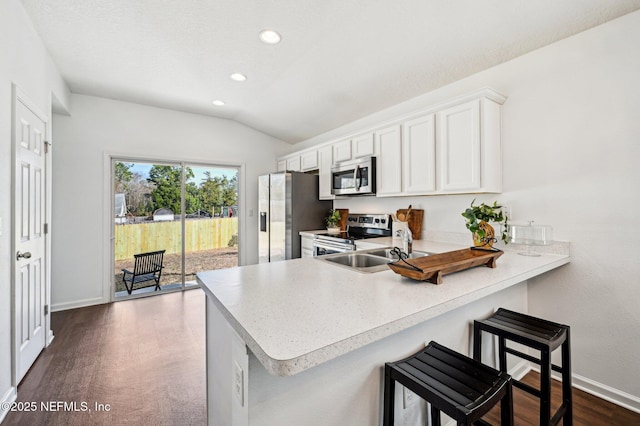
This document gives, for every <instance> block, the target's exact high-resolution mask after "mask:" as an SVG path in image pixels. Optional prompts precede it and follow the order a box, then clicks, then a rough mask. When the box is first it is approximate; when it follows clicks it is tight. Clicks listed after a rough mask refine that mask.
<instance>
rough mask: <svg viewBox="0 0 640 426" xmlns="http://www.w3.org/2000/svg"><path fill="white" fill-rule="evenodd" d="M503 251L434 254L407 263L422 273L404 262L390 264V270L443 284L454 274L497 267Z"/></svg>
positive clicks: (415, 278) (465, 251)
mask: <svg viewBox="0 0 640 426" xmlns="http://www.w3.org/2000/svg"><path fill="white" fill-rule="evenodd" d="M502 253H503V252H502V251H501V250H496V251H488V250H474V249H471V248H467V249H462V250H455V251H449V252H446V253H439V254H432V255H429V256H424V257H419V258H417V259H407V260H406V261H405V262H407V263H410V264H411V265H414V266H416V267H417V268H419V269H420V271H418V270H416V269H413V268H411V266H409V265H407V264H406V263H405V262H403V261H397V262H394V263H389V268H391V269H392V270H393V272H395V273H396V274H400V275H402V276H403V277H408V278H412V279H414V280H419V281H427V282H430V283H434V284H442V277H443V275H445V274H450V273H452V272H458V271H464V270H465V269H469V268H473V267H476V266H482V265H484V266H487V267H489V268H495V267H496V259H498V258H499V257H500V256H502Z"/></svg>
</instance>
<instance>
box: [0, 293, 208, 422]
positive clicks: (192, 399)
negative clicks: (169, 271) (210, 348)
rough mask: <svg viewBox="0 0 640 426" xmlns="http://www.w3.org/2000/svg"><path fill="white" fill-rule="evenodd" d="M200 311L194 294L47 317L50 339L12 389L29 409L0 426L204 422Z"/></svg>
mask: <svg viewBox="0 0 640 426" xmlns="http://www.w3.org/2000/svg"><path fill="white" fill-rule="evenodd" d="M204 306H205V295H204V293H203V292H202V291H201V290H199V289H195V290H190V291H186V292H178V293H170V294H164V295H160V296H154V297H147V298H144V299H136V300H129V301H123V302H117V303H112V304H107V305H98V306H91V307H87V308H81V309H74V310H69V311H63V312H56V313H53V314H52V317H51V324H52V326H51V328H52V329H53V331H54V335H55V339H54V340H53V343H52V344H51V346H50V347H49V348H47V349H45V350H44V351H43V352H42V354H41V355H40V357H39V358H38V359H37V360H36V362H35V364H34V365H33V367H32V368H31V370H30V371H29V372H28V374H27V376H25V378H24V379H23V381H22V383H21V384H20V386H19V387H18V401H19V402H29V403H31V402H36V403H37V409H36V411H35V412H26V411H22V412H10V413H8V415H7V417H6V418H5V421H4V422H3V426H4V425H5V424H6V425H122V424H130V425H204V424H206V387H205V386H206V375H205V374H206V373H205V320H204V317H205V313H204ZM58 401H61V402H67V403H71V405H69V404H68V405H67V407H64V406H59V405H58V404H59V403H58ZM41 402H44V403H45V404H49V405H51V406H52V407H53V408H54V409H55V408H57V409H59V410H60V411H52V410H51V408H50V409H49V411H47V410H42V409H41V408H42V407H41V405H40V404H41ZM74 403H75V405H76V407H73V404H74ZM82 403H86V404H87V405H86V408H88V409H90V410H91V411H82V410H83V408H85V407H84V406H83V404H82ZM96 404H103V406H102V407H101V408H103V409H104V411H96ZM106 404H108V410H109V411H106V410H107V405H106ZM74 408H75V409H76V410H79V411H69V410H73V409H74Z"/></svg>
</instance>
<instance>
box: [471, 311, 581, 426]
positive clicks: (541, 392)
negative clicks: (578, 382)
mask: <svg viewBox="0 0 640 426" xmlns="http://www.w3.org/2000/svg"><path fill="white" fill-rule="evenodd" d="M483 331H485V332H487V333H491V334H494V335H496V336H497V337H498V359H499V364H500V365H499V368H500V371H503V372H507V354H512V355H515V356H517V357H519V358H523V359H526V360H527V361H530V362H533V363H535V364H538V365H539V366H540V389H536V388H534V387H532V386H529V385H527V384H525V383H522V382H520V381H518V380H515V379H514V380H513V386H515V387H517V388H519V389H522V390H524V391H526V392H528V393H530V394H532V395H534V396H536V397H538V398H540V424H541V425H555V424H557V423H558V422H559V421H560V419H564V420H563V425H564V426H568V425H571V424H572V422H573V410H572V397H571V349H570V339H569V334H570V333H569V332H570V327H569V326H567V325H563V324H557V323H554V322H551V321H547V320H543V319H540V318H536V317H532V316H530V315H525V314H521V313H519V312H514V311H509V310H507V309H503V308H500V309H498V310H497V311H496V313H494V314H493V315H492V316H491V317H489V318H487V319H485V320H476V321H474V326H473V334H474V338H473V358H474V359H475V360H477V361H481V356H482V335H481V333H482V332H483ZM507 341H512V342H516V343H519V344H522V345H525V346H527V347H530V348H532V349H536V350H538V351H540V358H536V357H533V356H531V355H529V354H525V353H523V352H521V351H518V350H515V349H513V348H511V347H508V346H507ZM558 347H562V366H561V367H559V366H557V365H553V364H552V363H551V352H553V351H554V350H555V349H557V348H558ZM552 370H553V371H557V372H559V373H561V375H562V405H561V406H560V408H558V410H557V411H556V412H555V414H554V415H553V416H551V371H552Z"/></svg>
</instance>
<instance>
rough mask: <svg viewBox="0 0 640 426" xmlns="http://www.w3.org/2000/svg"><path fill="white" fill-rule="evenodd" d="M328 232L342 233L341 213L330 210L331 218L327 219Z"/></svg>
mask: <svg viewBox="0 0 640 426" xmlns="http://www.w3.org/2000/svg"><path fill="white" fill-rule="evenodd" d="M325 222H326V224H327V231H329V232H340V212H339V211H338V210H334V209H331V210H329V216H327V217H326V218H325Z"/></svg>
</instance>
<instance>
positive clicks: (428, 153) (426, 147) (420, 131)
mask: <svg viewBox="0 0 640 426" xmlns="http://www.w3.org/2000/svg"><path fill="white" fill-rule="evenodd" d="M402 172H403V180H402V192H403V193H404V194H406V195H418V194H429V193H432V192H434V191H435V190H436V130H435V116H434V114H429V115H425V116H424V117H420V118H416V119H414V120H410V121H406V122H405V123H404V124H403V125H402Z"/></svg>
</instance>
